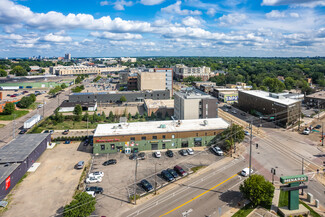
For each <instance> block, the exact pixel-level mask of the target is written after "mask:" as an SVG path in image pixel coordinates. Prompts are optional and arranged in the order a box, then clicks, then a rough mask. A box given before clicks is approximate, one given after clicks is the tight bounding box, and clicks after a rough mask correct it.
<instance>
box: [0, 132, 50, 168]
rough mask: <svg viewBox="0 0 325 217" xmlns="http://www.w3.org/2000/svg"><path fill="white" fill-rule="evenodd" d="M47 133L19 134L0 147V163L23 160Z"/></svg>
mask: <svg viewBox="0 0 325 217" xmlns="http://www.w3.org/2000/svg"><path fill="white" fill-rule="evenodd" d="M48 135H49V133H39V134H24V135H19V136H18V137H17V138H16V139H14V140H12V141H11V142H10V143H8V144H7V145H6V146H3V147H2V148H1V149H0V164H5V163H14V162H22V161H24V160H25V159H26V158H27V157H28V156H29V155H30V153H32V152H33V151H34V150H35V148H36V147H37V146H38V145H39V144H40V143H41V142H42V141H43V140H44V139H45V138H46V137H47V136H48Z"/></svg>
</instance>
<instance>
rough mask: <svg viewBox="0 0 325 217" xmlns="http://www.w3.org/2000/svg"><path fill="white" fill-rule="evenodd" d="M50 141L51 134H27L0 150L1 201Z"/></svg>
mask: <svg viewBox="0 0 325 217" xmlns="http://www.w3.org/2000/svg"><path fill="white" fill-rule="evenodd" d="M50 141H51V134H49V133H42V134H25V135H19V136H18V137H17V138H16V139H15V140H12V141H11V142H10V143H9V144H7V145H6V146H4V147H2V148H1V149H0V200H2V199H3V198H4V197H5V196H6V195H7V194H8V193H9V192H10V191H11V190H12V189H13V188H14V187H15V185H16V184H17V183H18V182H19V180H20V179H21V178H22V177H23V176H24V174H25V173H26V172H27V171H28V169H29V168H30V167H31V166H32V165H33V163H35V162H36V160H37V159H38V158H39V157H40V156H41V155H42V153H43V152H44V151H45V150H46V148H47V145H48V144H49V143H50Z"/></svg>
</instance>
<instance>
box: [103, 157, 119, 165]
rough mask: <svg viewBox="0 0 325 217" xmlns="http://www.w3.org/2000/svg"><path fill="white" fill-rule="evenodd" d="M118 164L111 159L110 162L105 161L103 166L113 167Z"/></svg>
mask: <svg viewBox="0 0 325 217" xmlns="http://www.w3.org/2000/svg"><path fill="white" fill-rule="evenodd" d="M116 163H117V161H116V160H115V159H110V160H108V161H105V162H104V163H103V166H107V165H111V164H116Z"/></svg>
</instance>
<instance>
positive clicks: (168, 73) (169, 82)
mask: <svg viewBox="0 0 325 217" xmlns="http://www.w3.org/2000/svg"><path fill="white" fill-rule="evenodd" d="M154 72H159V73H161V72H163V73H165V81H166V89H168V90H170V94H171V96H172V95H173V77H174V75H173V69H172V68H155V69H154Z"/></svg>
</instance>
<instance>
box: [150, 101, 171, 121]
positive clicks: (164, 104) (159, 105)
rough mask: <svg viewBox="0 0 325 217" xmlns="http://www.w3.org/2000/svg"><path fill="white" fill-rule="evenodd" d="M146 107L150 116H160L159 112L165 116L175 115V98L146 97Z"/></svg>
mask: <svg viewBox="0 0 325 217" xmlns="http://www.w3.org/2000/svg"><path fill="white" fill-rule="evenodd" d="M144 108H145V110H146V111H147V114H148V116H149V117H150V116H151V115H152V114H155V115H156V116H158V114H159V113H160V114H161V116H162V117H163V118H164V117H166V116H168V117H170V116H173V115H174V100H173V99H166V100H153V99H145V100H144Z"/></svg>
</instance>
